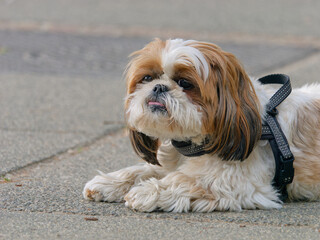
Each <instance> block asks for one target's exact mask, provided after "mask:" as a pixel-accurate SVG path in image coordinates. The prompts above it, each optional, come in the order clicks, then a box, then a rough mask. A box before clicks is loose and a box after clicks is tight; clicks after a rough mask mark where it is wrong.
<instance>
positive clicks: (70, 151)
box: [0, 0, 320, 240]
mask: <svg viewBox="0 0 320 240" xmlns="http://www.w3.org/2000/svg"><path fill="white" fill-rule="evenodd" d="M224 2H225V3H223V1H212V0H211V1H209V0H208V1H202V2H201V4H199V3H198V2H197V1H191V0H190V1H182V0H177V1H174V2H169V1H147V2H146V1H142V0H138V1H129V0H127V1H125V0H118V1H102V0H100V1H99V0H94V1H89V0H87V1H86V0H57V1H50V0H29V1H18V0H0V176H1V177H0V239H6V240H7V239H43V238H46V239H93V238H97V239H128V238H129V239H151V238H153V239H172V238H176V239H195V238H198V239H319V238H320V232H319V231H320V224H319V217H320V208H319V206H320V204H319V203H317V202H315V203H287V204H285V205H284V207H283V209H281V210H274V211H243V212H240V213H229V212H214V213H210V214H194V213H188V214H173V213H149V214H146V213H137V212H133V211H131V210H129V209H127V208H125V207H124V206H123V204H108V203H93V202H88V201H85V200H83V199H82V196H81V192H82V188H83V186H84V184H85V182H86V181H88V180H89V179H91V178H92V177H93V176H94V175H95V174H96V170H97V169H100V170H103V171H105V172H109V171H113V170H117V169H119V168H122V167H125V166H129V165H133V164H135V163H136V162H137V161H138V158H137V157H136V156H135V155H134V154H133V151H132V149H131V147H130V144H129V141H128V137H127V136H126V134H125V131H124V121H123V98H124V94H125V89H124V87H125V85H124V80H123V77H122V72H123V70H124V69H125V66H126V63H127V61H128V59H127V56H128V55H129V54H130V53H131V52H132V51H134V50H137V49H139V48H141V47H142V46H144V44H146V43H147V42H149V41H150V40H152V39H153V38H154V37H162V38H168V37H171V38H174V37H183V38H192V39H201V40H206V41H213V42H215V43H217V44H219V45H220V46H221V47H223V48H224V49H225V50H228V51H231V52H233V53H234V54H236V55H237V57H238V58H239V59H241V60H242V62H243V64H244V65H245V67H246V69H247V70H248V72H249V73H250V74H251V75H254V76H261V75H263V74H266V73H272V72H283V73H287V74H289V75H290V76H291V79H292V81H293V85H294V86H301V85H303V84H305V83H312V82H316V81H319V80H318V79H319V77H318V76H319V75H320V68H319V66H320V31H319V30H318V27H319V24H320V17H319V16H320V15H319V14H318V12H319V10H320V5H319V2H318V1H316V0H313V1H311V0H308V1H304V3H303V4H302V3H301V2H300V1H289V0H287V1H281V3H280V2H279V1H276V0H272V1H253V0H244V1H241V4H240V2H239V1H236V0H232V1H224Z"/></svg>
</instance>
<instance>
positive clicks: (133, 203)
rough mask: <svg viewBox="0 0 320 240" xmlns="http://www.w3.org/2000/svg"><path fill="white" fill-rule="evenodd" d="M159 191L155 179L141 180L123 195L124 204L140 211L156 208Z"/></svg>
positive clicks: (150, 210)
mask: <svg viewBox="0 0 320 240" xmlns="http://www.w3.org/2000/svg"><path fill="white" fill-rule="evenodd" d="M159 191H160V186H159V185H158V180H157V179H155V178H151V179H149V180H148V181H145V182H141V183H140V184H139V185H137V186H135V187H133V188H132V189H131V190H130V191H129V193H128V194H127V195H126V196H125V197H124V200H125V201H126V206H127V207H129V208H132V209H134V210H137V211H140V212H152V211H154V210H156V209H157V208H158V206H157V203H158V199H159Z"/></svg>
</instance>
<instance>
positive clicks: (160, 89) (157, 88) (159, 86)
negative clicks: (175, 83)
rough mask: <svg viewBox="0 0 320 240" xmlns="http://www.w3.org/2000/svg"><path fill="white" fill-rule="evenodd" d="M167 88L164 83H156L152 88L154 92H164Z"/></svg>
mask: <svg viewBox="0 0 320 240" xmlns="http://www.w3.org/2000/svg"><path fill="white" fill-rule="evenodd" d="M168 91H169V88H168V87H167V86H166V85H163V84H157V85H155V86H154V88H153V92H154V93H158V94H159V93H164V92H168Z"/></svg>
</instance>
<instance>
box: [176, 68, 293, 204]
mask: <svg viewBox="0 0 320 240" xmlns="http://www.w3.org/2000/svg"><path fill="white" fill-rule="evenodd" d="M258 81H259V82H260V83H262V84H282V86H281V87H280V89H279V90H278V91H277V92H276V93H275V94H274V95H273V96H272V97H271V98H270V100H269V102H268V104H267V105H266V109H267V110H266V116H265V119H264V121H263V123H262V135H261V140H268V141H269V143H270V146H271V149H272V152H273V156H274V159H275V163H276V171H275V176H274V179H273V186H274V187H275V188H276V189H277V190H278V191H279V193H281V200H282V201H283V200H285V199H286V198H287V197H288V194H287V191H286V186H287V184H289V183H291V182H292V181H293V177H294V168H293V160H294V156H293V154H292V152H291V150H290V147H289V144H288V141H287V139H286V136H285V135H284V133H283V132H282V130H281V128H280V125H279V123H278V121H277V118H276V116H277V115H278V110H277V109H276V107H277V106H278V105H279V104H280V103H281V102H283V101H284V100H285V99H286V98H287V97H288V96H289V94H290V93H291V91H292V88H291V83H290V78H289V76H287V75H284V74H271V75H267V76H265V77H262V78H260V79H258ZM171 143H172V145H173V146H174V147H175V148H176V149H177V151H178V152H179V153H181V154H182V155H184V156H187V157H197V156H201V155H204V154H209V153H212V152H213V151H214V149H213V150H210V151H208V150H205V145H206V144H207V143H208V139H205V143H203V144H201V145H197V144H195V143H193V142H191V141H175V140H171Z"/></svg>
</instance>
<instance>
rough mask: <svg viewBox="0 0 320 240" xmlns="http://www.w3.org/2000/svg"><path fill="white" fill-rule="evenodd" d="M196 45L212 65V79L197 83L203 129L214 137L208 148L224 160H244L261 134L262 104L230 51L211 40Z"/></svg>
mask: <svg viewBox="0 0 320 240" xmlns="http://www.w3.org/2000/svg"><path fill="white" fill-rule="evenodd" d="M195 47H196V48H198V49H199V50H200V51H201V52H202V53H203V54H204V56H205V57H206V59H207V62H208V63H210V66H211V71H210V75H209V79H208V80H207V81H206V82H203V81H200V82H198V83H199V88H200V92H201V96H202V99H203V103H202V104H203V105H204V106H205V107H204V108H203V109H205V110H206V112H205V118H204V119H203V122H204V132H205V133H206V134H208V135H209V136H210V140H211V141H210V143H209V144H208V146H207V150H211V151H212V150H214V151H213V153H218V155H219V156H220V157H221V158H223V159H225V160H244V159H246V158H247V157H248V156H249V154H250V153H251V151H252V150H253V147H254V145H255V144H256V142H257V141H258V140H259V139H260V135H261V118H260V114H259V109H258V107H259V106H258V105H257V104H256V103H257V102H258V101H257V96H256V94H255V92H254V90H253V86H252V84H251V81H250V79H249V77H248V75H247V74H246V73H245V71H244V69H243V68H242V66H241V65H240V63H239V61H238V60H237V59H236V57H235V56H234V55H232V54H231V53H227V52H224V51H222V50H221V49H220V48H219V47H217V46H216V45H214V44H209V43H198V44H197V45H196V46H195ZM252 126H255V128H253V127H252Z"/></svg>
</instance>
